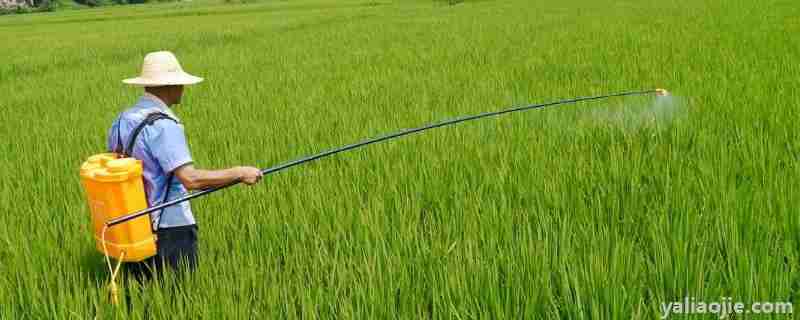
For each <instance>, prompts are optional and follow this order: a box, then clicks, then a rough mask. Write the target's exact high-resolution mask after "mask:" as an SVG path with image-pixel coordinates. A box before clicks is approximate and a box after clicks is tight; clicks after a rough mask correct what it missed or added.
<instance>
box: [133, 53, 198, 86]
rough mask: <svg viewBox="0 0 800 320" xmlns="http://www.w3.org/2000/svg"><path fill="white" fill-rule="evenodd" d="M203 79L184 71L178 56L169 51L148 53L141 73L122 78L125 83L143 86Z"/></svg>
mask: <svg viewBox="0 0 800 320" xmlns="http://www.w3.org/2000/svg"><path fill="white" fill-rule="evenodd" d="M201 81H203V78H200V77H196V76H193V75H191V74H188V73H186V72H184V71H183V68H181V64H180V63H178V58H176V57H175V55H174V54H172V52H169V51H158V52H151V53H148V54H147V55H146V56H145V57H144V63H142V73H141V75H139V76H138V77H136V78H130V79H125V80H122V82H124V83H127V84H130V85H135V86H141V87H158V86H170V85H190V84H195V83H199V82H201Z"/></svg>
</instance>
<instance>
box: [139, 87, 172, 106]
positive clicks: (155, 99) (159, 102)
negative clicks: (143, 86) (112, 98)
mask: <svg viewBox="0 0 800 320" xmlns="http://www.w3.org/2000/svg"><path fill="white" fill-rule="evenodd" d="M142 97H144V98H147V99H150V100H153V102H155V103H156V105H157V106H158V108H160V109H165V110H169V108H168V106H167V104H166V103H164V101H163V100H161V98H159V97H158V96H157V95H154V94H152V93H150V92H147V91H145V92H144V95H142Z"/></svg>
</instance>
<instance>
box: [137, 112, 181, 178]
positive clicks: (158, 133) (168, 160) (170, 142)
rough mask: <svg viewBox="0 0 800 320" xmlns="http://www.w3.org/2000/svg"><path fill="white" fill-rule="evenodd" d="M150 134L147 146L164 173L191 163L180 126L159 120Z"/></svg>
mask: <svg viewBox="0 0 800 320" xmlns="http://www.w3.org/2000/svg"><path fill="white" fill-rule="evenodd" d="M150 133H151V134H150V135H149V137H148V140H150V141H148V144H147V145H148V147H149V149H150V153H151V154H152V156H153V158H155V159H156V160H157V161H158V164H159V165H160V166H161V168H162V169H163V170H164V172H167V173H169V172H172V171H173V170H175V169H177V168H179V167H181V166H183V165H186V164H188V163H191V162H192V156H191V153H190V152H189V145H188V144H187V143H186V135H185V134H184V132H183V127H182V126H180V125H178V124H177V123H175V122H173V121H169V120H161V121H157V122H156V123H155V124H154V125H153V126H152V130H150Z"/></svg>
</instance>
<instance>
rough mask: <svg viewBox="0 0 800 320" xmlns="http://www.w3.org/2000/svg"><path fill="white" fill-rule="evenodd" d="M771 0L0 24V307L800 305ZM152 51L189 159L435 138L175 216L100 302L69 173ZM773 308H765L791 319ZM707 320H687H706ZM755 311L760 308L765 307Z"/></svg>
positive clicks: (66, 310)
mask: <svg viewBox="0 0 800 320" xmlns="http://www.w3.org/2000/svg"><path fill="white" fill-rule="evenodd" d="M798 32H800V6H798V5H797V4H796V1H794V0H785V1H783V0H765V1H751V0H726V1H711V0H676V1H653V0H647V1H642V0H624V1H611V0H600V1H577V0H562V1H557V2H554V1H475V2H471V1H466V2H463V3H460V4H457V5H452V6H451V5H447V4H446V3H445V2H436V1H391V0H375V1H367V0H343V1H332V0H325V1H322V0H302V1H262V2H255V3H248V4H225V3H216V2H209V1H196V2H181V3H168V4H158V5H132V6H119V7H108V8H102V9H87V10H73V11H66V12H56V13H43V14H30V15H21V16H4V17H0V38H2V39H3V41H0V59H1V60H2V62H0V110H1V111H2V115H3V121H2V125H0V137H2V141H0V212H2V214H0V318H3V319H19V318H22V319H43V318H62V319H73V318H75V319H86V318H94V317H97V318H98V319H109V318H142V317H152V318H157V319H164V318H192V319H197V318H205V319H221V318H263V317H275V318H306V317H308V318H315V317H320V318H360V319H370V318H392V317H399V318H408V319H416V318H428V317H430V318H453V319H477V318H530V319H539V318H553V319H555V318H568V319H630V318H634V319H652V318H656V317H658V314H659V306H660V304H661V303H662V302H665V301H674V300H680V299H682V298H683V297H685V296H692V297H696V298H697V299H699V300H706V301H718V299H720V297H723V296H725V297H732V298H733V299H734V300H737V301H744V302H754V301H791V302H794V303H795V305H797V303H798V302H800V296H799V295H800V274H798V268H800V211H799V209H798V205H800V166H798V163H800V130H798V123H800V116H798V115H799V114H800V112H799V110H798V107H799V106H798V104H799V103H798V101H800V93H798V92H800V91H798V90H797V88H796V87H797V86H798V79H800V65H799V64H798V57H800V37H798V36H797V34H798ZM163 49H166V50H171V51H173V52H175V53H176V55H177V56H178V57H179V59H180V60H181V63H182V64H183V66H184V68H185V69H186V70H188V71H189V72H191V73H194V74H197V75H200V76H203V77H205V78H206V79H207V80H206V82H204V83H202V84H200V85H197V86H194V87H190V88H188V89H187V90H186V93H185V96H184V102H183V104H182V105H181V106H178V107H177V109H176V110H177V113H178V115H179V116H180V117H181V118H182V120H183V121H184V122H185V123H186V128H187V136H188V139H189V143H190V146H191V148H192V153H193V155H194V157H195V160H196V163H197V164H198V165H199V166H201V167H204V168H222V167H227V166H233V165H255V166H259V167H267V166H272V165H275V164H278V163H281V162H284V161H287V160H290V159H294V158H297V157H301V156H304V155H308V154H312V153H315V152H318V151H322V150H324V149H328V148H331V147H335V146H338V145H342V144H346V143H351V142H355V141H358V140H360V139H362V138H366V137H371V136H376V135H379V134H382V133H386V132H388V131H393V130H396V129H401V128H409V127H414V126H418V125H421V124H425V123H429V122H432V121H436V120H439V119H443V118H448V117H454V116H459V115H465V114H474V113H478V112H483V111H490V110H496V109H500V108H503V107H508V106H512V105H520V104H526V103H535V102H547V101H553V100H557V99H560V98H569V97H574V96H587V95H593V94H603V93H609V92H618V91H624V90H628V89H648V88H655V87H664V88H668V89H670V90H671V91H673V92H674V93H675V95H676V97H675V98H674V99H672V100H671V101H667V102H666V104H664V103H661V102H657V101H655V99H654V98H653V97H639V98H619V99H612V100H607V101H604V102H597V103H582V104H577V105H569V106H564V107H561V108H557V109H545V110H539V111H532V112H527V113H520V114H513V115H508V116H504V117H502V118H496V119H488V120H482V121H480V122H473V123H465V124H460V125H458V126H456V127H450V128H447V129H437V131H431V132H429V133H426V134H424V135H419V136H411V137H407V138H403V139H401V140H397V141H393V142H389V143H385V144H381V145H375V146H371V147H368V148H367V149H363V150H361V151H358V152H352V153H347V154H342V155H340V156H336V157H334V158H328V159H326V160H322V161H318V162H315V163H312V164H309V165H304V166H302V167H297V168H293V169H291V170H288V171H285V172H282V173H280V174H276V175H274V176H268V177H266V179H265V180H264V182H263V183H261V184H259V185H257V186H254V187H249V188H246V187H236V188H233V189H230V190H227V191H224V192H221V193H218V194H215V195H213V196H210V197H207V198H204V199H202V200H198V201H194V202H193V203H192V206H193V208H194V211H195V214H196V216H197V218H198V221H199V226H200V232H201V238H202V239H201V241H202V242H201V254H202V256H201V259H202V266H201V267H200V269H199V270H198V272H197V273H195V274H194V275H192V276H191V277H189V278H186V279H184V280H183V281H181V283H180V286H177V287H176V286H175V282H174V281H172V280H174V279H172V278H169V279H165V280H164V281H162V282H156V283H150V284H148V285H145V286H138V285H136V284H135V283H131V282H128V281H127V280H125V279H123V280H124V281H123V283H124V290H125V291H126V292H127V295H128V299H129V304H130V308H126V307H124V306H123V307H119V308H113V307H111V305H109V304H108V303H107V300H106V299H105V298H106V292H107V291H106V289H105V287H104V286H105V283H106V281H107V277H108V274H107V270H106V269H105V265H104V260H102V259H101V255H100V254H99V253H97V252H95V251H94V248H93V242H92V238H91V234H90V231H89V230H88V227H89V214H88V208H87V206H86V205H85V203H84V201H83V193H82V190H81V188H80V184H79V180H78V167H79V165H80V164H81V162H82V161H83V160H84V159H85V158H86V157H88V156H89V155H92V154H95V153H98V152H101V151H103V149H104V141H105V134H106V130H107V128H108V126H109V125H110V123H111V121H112V120H113V119H114V118H115V117H116V115H117V114H118V113H119V112H120V111H122V110H123V109H124V108H125V107H127V106H129V105H130V104H132V103H133V102H134V101H135V99H136V97H137V96H138V95H139V94H140V91H139V90H137V89H135V88H129V87H126V86H124V85H123V84H122V83H121V82H120V80H121V79H123V78H127V77H131V76H134V75H136V74H137V73H138V71H139V67H140V64H141V59H142V57H143V56H144V54H145V53H147V52H150V51H156V50H163ZM789 317H790V316H776V318H782V319H783V318H789ZM707 318H712V317H711V316H709V317H707ZM764 318H769V317H767V316H764Z"/></svg>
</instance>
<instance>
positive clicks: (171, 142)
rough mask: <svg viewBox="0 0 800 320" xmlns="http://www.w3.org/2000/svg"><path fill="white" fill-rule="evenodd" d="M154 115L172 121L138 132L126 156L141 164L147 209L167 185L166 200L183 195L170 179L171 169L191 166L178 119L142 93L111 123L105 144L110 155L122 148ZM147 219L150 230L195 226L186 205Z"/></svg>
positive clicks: (159, 200)
mask: <svg viewBox="0 0 800 320" xmlns="http://www.w3.org/2000/svg"><path fill="white" fill-rule="evenodd" d="M154 112H161V113H164V114H166V115H168V116H169V117H171V118H172V119H174V121H173V120H169V119H164V120H159V121H155V122H154V123H153V124H152V125H147V126H145V127H144V128H142V130H141V132H140V133H139V135H138V137H136V141H135V144H134V147H133V148H132V150H131V155H130V156H133V157H134V158H136V159H139V160H142V166H143V169H144V172H143V175H142V176H143V178H144V186H145V193H146V194H147V201H148V204H149V205H150V206H153V205H156V204H159V203H161V202H162V201H164V199H165V198H164V196H165V191H166V185H167V184H168V183H169V185H170V188H169V194H168V199H175V198H179V197H181V196H183V195H185V194H186V192H187V190H186V188H185V187H184V186H183V184H181V182H180V181H179V180H178V179H175V178H171V176H172V173H173V171H174V170H175V169H177V168H179V167H181V166H183V165H186V164H189V163H191V162H192V157H191V154H190V152H189V148H188V145H187V143H186V138H185V134H184V132H183V126H182V125H181V124H179V123H177V121H178V118H177V117H176V116H175V114H174V113H172V111H171V110H170V109H169V108H168V107H167V106H166V105H164V103H163V102H162V101H161V100H160V99H159V98H158V97H156V96H154V95H150V94H148V93H145V95H144V96H142V97H141V98H140V99H139V101H137V103H136V104H135V105H134V106H132V107H131V108H129V109H127V110H125V111H124V112H123V113H122V114H120V117H119V118H117V120H115V121H114V123H113V124H112V126H111V128H110V129H109V132H108V141H107V146H108V150H110V151H114V150H117V149H118V148H120V149H122V148H124V147H126V146H127V145H128V143H129V141H130V138H131V135H132V134H133V131H134V129H135V128H136V127H137V126H138V125H139V124H141V123H142V122H143V121H144V119H145V118H146V117H147V115H148V114H150V113H154ZM151 217H152V221H151V222H152V224H153V228H154V229H158V228H169V227H177V226H185V225H193V224H195V219H194V216H193V215H192V210H191V207H190V205H189V202H183V203H181V204H178V205H174V206H170V207H167V208H166V209H164V211H163V213H159V212H154V213H153V214H152V215H151Z"/></svg>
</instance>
